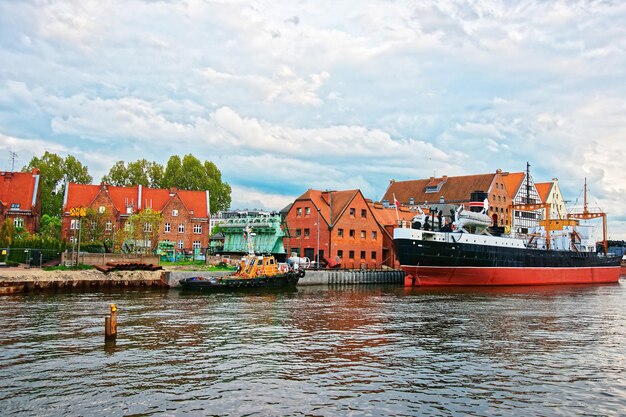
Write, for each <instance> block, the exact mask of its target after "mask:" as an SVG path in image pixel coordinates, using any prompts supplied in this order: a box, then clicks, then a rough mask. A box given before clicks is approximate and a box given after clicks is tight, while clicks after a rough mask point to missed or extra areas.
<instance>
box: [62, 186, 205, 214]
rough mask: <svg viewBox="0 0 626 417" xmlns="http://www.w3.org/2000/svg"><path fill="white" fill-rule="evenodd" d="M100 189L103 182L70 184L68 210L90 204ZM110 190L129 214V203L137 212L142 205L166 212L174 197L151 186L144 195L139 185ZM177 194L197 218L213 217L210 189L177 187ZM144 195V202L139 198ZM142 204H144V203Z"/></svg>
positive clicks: (111, 196)
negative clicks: (211, 213) (208, 193)
mask: <svg viewBox="0 0 626 417" xmlns="http://www.w3.org/2000/svg"><path fill="white" fill-rule="evenodd" d="M100 189H101V185H85V184H75V183H69V184H68V189H67V202H66V204H65V208H64V211H68V210H69V209H70V208H71V207H88V206H89V205H90V204H91V203H92V202H93V200H94V199H95V198H96V196H97V195H98V193H99V192H100ZM106 192H107V193H108V195H109V197H110V198H111V201H113V205H114V206H115V208H116V209H117V210H118V211H119V212H120V213H122V214H126V213H127V210H126V208H127V207H129V206H132V207H133V212H134V213H136V212H137V210H138V209H139V208H141V209H142V210H143V209H145V208H147V207H149V208H152V209H153V210H156V211H162V210H163V208H164V207H165V205H166V204H167V203H168V202H169V201H170V199H171V198H172V196H170V191H169V190H165V189H159V188H148V187H141V196H140V195H139V186H134V187H116V186H113V185H107V186H106ZM176 193H177V194H178V196H179V197H180V199H181V200H182V202H183V204H184V205H185V206H186V207H187V208H188V209H189V210H193V212H194V214H193V216H194V217H209V214H208V210H207V202H206V191H183V190H177V191H176ZM140 198H141V202H140V201H139V199H140ZM139 203H141V205H140V204H139Z"/></svg>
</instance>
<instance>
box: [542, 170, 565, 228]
mask: <svg viewBox="0 0 626 417" xmlns="http://www.w3.org/2000/svg"><path fill="white" fill-rule="evenodd" d="M535 188H536V189H537V193H538V194H539V198H540V199H541V201H542V202H544V203H550V218H551V219H565V218H567V204H566V202H565V199H564V198H563V193H561V187H559V180H558V178H552V181H550V182H541V183H535Z"/></svg>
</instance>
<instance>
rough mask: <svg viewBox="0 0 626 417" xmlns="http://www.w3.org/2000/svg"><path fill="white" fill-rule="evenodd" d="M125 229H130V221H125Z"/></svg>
mask: <svg viewBox="0 0 626 417" xmlns="http://www.w3.org/2000/svg"><path fill="white" fill-rule="evenodd" d="M124 230H126V231H127V232H129V231H130V222H126V223H124Z"/></svg>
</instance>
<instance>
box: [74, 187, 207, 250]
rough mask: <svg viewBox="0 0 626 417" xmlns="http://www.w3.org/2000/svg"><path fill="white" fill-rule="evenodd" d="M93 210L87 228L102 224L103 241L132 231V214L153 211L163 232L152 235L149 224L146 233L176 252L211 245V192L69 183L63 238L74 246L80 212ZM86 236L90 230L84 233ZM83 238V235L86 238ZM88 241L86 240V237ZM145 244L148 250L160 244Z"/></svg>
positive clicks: (160, 230)
mask: <svg viewBox="0 0 626 417" xmlns="http://www.w3.org/2000/svg"><path fill="white" fill-rule="evenodd" d="M81 208H84V209H92V213H97V215H98V216H97V221H96V219H92V220H91V223H90V224H87V225H85V224H84V222H83V229H86V227H88V228H92V229H97V228H99V227H100V225H102V226H103V227H102V229H103V230H102V233H101V236H102V237H100V239H101V240H111V241H115V235H116V233H119V231H120V230H122V229H124V230H125V231H128V225H127V221H128V219H129V218H130V216H132V215H136V214H139V213H141V212H142V211H144V210H147V209H150V210H152V211H156V212H159V213H160V214H161V215H162V222H161V224H160V225H159V230H158V231H157V232H156V233H152V229H151V226H150V225H149V224H146V225H144V231H145V232H146V233H148V234H149V235H150V236H154V238H155V239H156V240H158V241H163V242H170V243H173V244H174V246H175V247H176V249H178V250H184V251H188V252H191V251H196V252H198V251H202V252H203V251H204V250H206V249H207V248H208V246H209V234H210V230H209V219H210V213H209V192H208V191H184V190H178V189H176V188H170V189H156V188H148V187H143V186H141V185H136V186H133V187H116V186H111V185H107V184H104V183H102V184H100V185H85V184H75V183H71V182H70V183H68V185H67V187H66V189H65V195H64V198H63V223H62V224H63V226H62V227H63V229H62V236H63V237H64V238H65V239H67V240H68V241H69V242H70V243H74V242H75V241H76V239H77V237H78V230H79V228H80V225H81V222H80V219H79V218H78V217H76V216H74V215H73V214H76V213H75V211H76V209H81ZM84 233H85V235H86V234H87V230H84ZM85 235H83V236H85ZM82 239H84V237H83V238H82ZM151 240H152V239H151V238H150V242H144V243H143V245H144V246H145V247H151V246H156V245H155V243H156V242H152V241H151Z"/></svg>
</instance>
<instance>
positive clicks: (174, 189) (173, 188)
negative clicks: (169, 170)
mask: <svg viewBox="0 0 626 417" xmlns="http://www.w3.org/2000/svg"><path fill="white" fill-rule="evenodd" d="M169 192H170V197H173V196H174V194H176V193H177V192H178V188H176V187H170V189H169Z"/></svg>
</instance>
